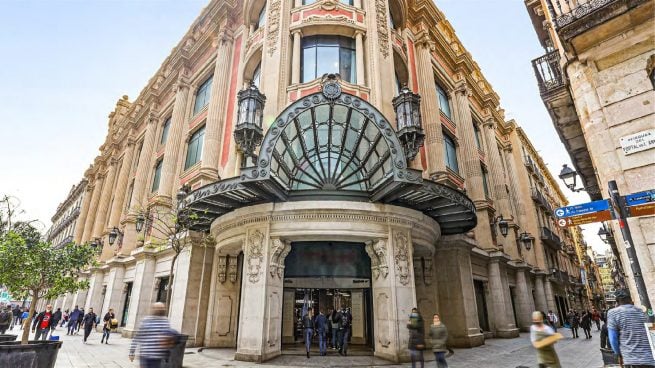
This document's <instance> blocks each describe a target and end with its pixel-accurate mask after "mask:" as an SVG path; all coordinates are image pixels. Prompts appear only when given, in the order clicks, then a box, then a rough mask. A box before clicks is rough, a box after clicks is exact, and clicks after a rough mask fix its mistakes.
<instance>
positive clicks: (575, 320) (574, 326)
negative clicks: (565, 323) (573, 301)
mask: <svg viewBox="0 0 655 368" xmlns="http://www.w3.org/2000/svg"><path fill="white" fill-rule="evenodd" d="M566 317H567V318H568V319H569V325H571V337H572V338H574V339H577V338H578V327H579V325H580V318H579V317H578V313H577V312H576V311H575V309H572V310H570V311H569V314H568V315H567V316H566Z"/></svg>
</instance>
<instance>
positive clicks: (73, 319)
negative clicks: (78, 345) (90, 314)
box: [66, 305, 82, 335]
mask: <svg viewBox="0 0 655 368" xmlns="http://www.w3.org/2000/svg"><path fill="white" fill-rule="evenodd" d="M81 313H82V312H81V311H80V309H79V308H78V307H77V305H76V306H75V309H73V311H72V312H71V314H70V315H69V316H68V326H66V328H67V329H68V330H67V332H66V335H72V334H73V333H75V329H76V328H77V320H78V319H79V318H80V314H81Z"/></svg>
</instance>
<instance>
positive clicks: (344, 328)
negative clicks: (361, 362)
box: [339, 307, 353, 356]
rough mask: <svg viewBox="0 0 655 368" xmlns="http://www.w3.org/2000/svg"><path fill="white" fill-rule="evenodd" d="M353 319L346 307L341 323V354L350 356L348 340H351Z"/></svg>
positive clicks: (343, 308) (342, 311)
mask: <svg viewBox="0 0 655 368" xmlns="http://www.w3.org/2000/svg"><path fill="white" fill-rule="evenodd" d="M352 321H353V317H352V315H351V314H350V311H348V309H346V307H342V309H341V321H340V322H339V354H341V355H343V356H348V339H350V328H351V327H352Z"/></svg>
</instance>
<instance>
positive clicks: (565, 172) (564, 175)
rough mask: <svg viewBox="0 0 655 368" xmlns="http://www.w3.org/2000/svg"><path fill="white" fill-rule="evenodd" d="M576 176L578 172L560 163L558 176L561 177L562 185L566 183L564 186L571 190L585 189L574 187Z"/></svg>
mask: <svg viewBox="0 0 655 368" xmlns="http://www.w3.org/2000/svg"><path fill="white" fill-rule="evenodd" d="M577 176H578V172H577V171H575V170H573V169H571V168H570V167H569V165H567V164H564V165H562V171H560V172H559V178H560V179H562V181H563V182H564V185H566V187H567V188H569V189H570V190H571V191H572V192H581V191H583V190H585V189H584V188H578V189H576V188H575V186H576V181H577Z"/></svg>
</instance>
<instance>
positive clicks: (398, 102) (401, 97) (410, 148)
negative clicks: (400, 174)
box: [392, 85, 425, 161]
mask: <svg viewBox="0 0 655 368" xmlns="http://www.w3.org/2000/svg"><path fill="white" fill-rule="evenodd" d="M392 103H393V108H394V110H395V111H396V129H397V131H398V133H397V134H398V139H399V140H400V143H401V144H402V145H403V148H404V150H405V156H407V161H412V160H414V158H416V155H417V154H418V151H419V149H420V148H421V147H422V146H423V142H424V140H425V134H424V133H423V126H422V124H421V96H419V95H417V94H416V93H413V92H412V91H410V90H409V88H407V86H406V85H405V86H403V88H402V89H401V90H400V93H399V94H398V96H396V97H394V99H393V100H392Z"/></svg>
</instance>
